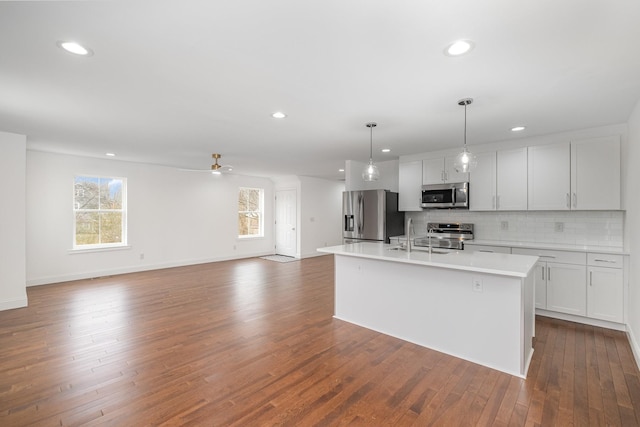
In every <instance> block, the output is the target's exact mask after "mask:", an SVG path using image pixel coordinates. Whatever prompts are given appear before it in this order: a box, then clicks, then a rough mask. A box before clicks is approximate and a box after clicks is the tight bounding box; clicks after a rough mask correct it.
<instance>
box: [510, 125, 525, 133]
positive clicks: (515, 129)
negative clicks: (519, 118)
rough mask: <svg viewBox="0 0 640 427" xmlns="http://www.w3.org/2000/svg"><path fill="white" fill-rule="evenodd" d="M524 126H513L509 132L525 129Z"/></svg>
mask: <svg viewBox="0 0 640 427" xmlns="http://www.w3.org/2000/svg"><path fill="white" fill-rule="evenodd" d="M525 129H526V128H525V127H524V126H515V127H512V128H511V132H520V131H521V130H525Z"/></svg>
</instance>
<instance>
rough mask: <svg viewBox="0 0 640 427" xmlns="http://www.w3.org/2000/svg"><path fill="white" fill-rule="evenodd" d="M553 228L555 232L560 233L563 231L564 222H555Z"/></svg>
mask: <svg viewBox="0 0 640 427" xmlns="http://www.w3.org/2000/svg"><path fill="white" fill-rule="evenodd" d="M554 230H555V231H556V233H562V232H563V231H564V222H556V224H555V227H554Z"/></svg>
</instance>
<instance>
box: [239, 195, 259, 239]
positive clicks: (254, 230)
mask: <svg viewBox="0 0 640 427" xmlns="http://www.w3.org/2000/svg"><path fill="white" fill-rule="evenodd" d="M263 205H264V190H263V189H262V188H244V187H240V192H239V193H238V237H243V238H244V237H262V236H263V231H264V224H263V223H264V215H263V212H262V211H263Z"/></svg>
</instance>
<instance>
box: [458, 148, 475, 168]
mask: <svg viewBox="0 0 640 427" xmlns="http://www.w3.org/2000/svg"><path fill="white" fill-rule="evenodd" d="M476 166H478V159H477V158H476V155H475V154H473V153H472V152H470V151H469V150H467V147H464V148H463V149H462V152H461V153H460V154H458V155H457V156H456V160H455V161H454V163H453V167H454V168H455V170H456V172H458V173H467V172H470V171H471V170H472V169H473V168H475V167H476Z"/></svg>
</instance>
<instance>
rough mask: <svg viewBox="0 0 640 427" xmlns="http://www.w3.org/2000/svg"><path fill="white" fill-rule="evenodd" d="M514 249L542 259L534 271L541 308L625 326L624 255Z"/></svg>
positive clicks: (514, 251)
mask: <svg viewBox="0 0 640 427" xmlns="http://www.w3.org/2000/svg"><path fill="white" fill-rule="evenodd" d="M511 250H512V253H514V254H521V255H534V256H538V257H540V261H539V262H538V263H537V264H536V266H535V272H534V286H535V305H536V308H537V309H542V310H547V311H554V312H557V313H566V314H572V315H576V316H583V317H588V318H591V319H598V320H605V321H608V322H615V323H624V262H623V258H624V256H623V255H616V254H602V253H583V252H569V251H555V250H538V249H523V248H512V249H511Z"/></svg>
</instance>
